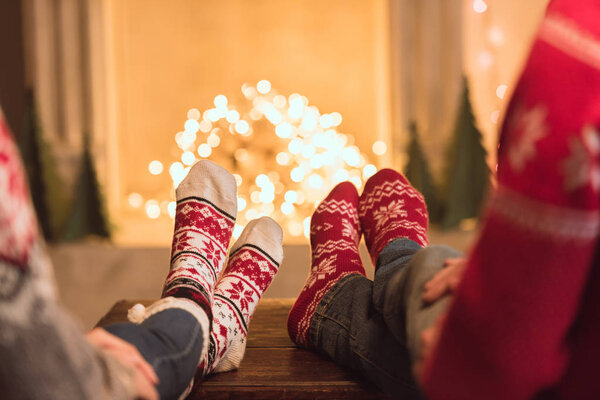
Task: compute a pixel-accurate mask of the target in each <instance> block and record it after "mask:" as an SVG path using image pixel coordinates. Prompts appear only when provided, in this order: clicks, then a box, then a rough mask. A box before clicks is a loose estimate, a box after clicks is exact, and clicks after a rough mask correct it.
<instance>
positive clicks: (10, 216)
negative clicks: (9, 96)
mask: <svg viewBox="0 0 600 400" xmlns="http://www.w3.org/2000/svg"><path fill="white" fill-rule="evenodd" d="M133 389H134V388H133V379H132V373H131V371H130V370H129V369H128V368H126V367H125V366H123V365H122V364H120V363H119V362H117V361H116V360H114V359H113V358H111V357H110V356H109V355H108V354H105V353H103V352H102V351H100V350H98V349H96V348H94V347H92V346H91V345H89V344H88V342H87V341H86V340H85V338H84V336H83V334H82V331H81V330H80V329H79V327H78V326H77V325H76V324H75V323H74V322H73V320H72V319H71V318H70V317H69V316H68V315H67V314H66V313H65V312H64V310H62V309H61V308H60V307H59V306H58V304H57V301H56V297H55V290H54V282H53V275H52V268H51V265H50V261H49V258H48V256H47V254H46V252H45V247H44V244H43V241H42V240H41V239H40V235H39V229H38V224H37V220H36V218H35V214H34V212H33V208H32V205H31V200H30V197H29V193H28V189H27V184H26V181H25V175H24V172H23V167H22V165H21V162H20V159H19V156H18V152H17V149H16V147H15V145H14V142H13V140H12V137H11V135H10V133H9V131H8V128H7V126H6V124H5V122H4V119H3V116H2V111H1V110H0V397H1V398H2V399H11V400H13V399H15V400H16V399H130V398H133V395H134V392H133Z"/></svg>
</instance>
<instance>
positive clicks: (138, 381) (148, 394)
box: [133, 371, 160, 400]
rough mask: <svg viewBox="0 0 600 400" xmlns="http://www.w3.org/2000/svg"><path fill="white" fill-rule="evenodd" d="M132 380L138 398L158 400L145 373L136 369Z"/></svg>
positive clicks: (156, 393) (152, 385)
mask: <svg viewBox="0 0 600 400" xmlns="http://www.w3.org/2000/svg"><path fill="white" fill-rule="evenodd" d="M133 382H134V385H135V389H136V392H137V397H138V398H141V399H143V400H160V399H159V396H158V392H157V391H156V388H155V387H154V384H153V383H151V382H149V381H148V379H146V376H145V375H143V374H142V373H140V372H138V371H136V372H135V374H134V378H133Z"/></svg>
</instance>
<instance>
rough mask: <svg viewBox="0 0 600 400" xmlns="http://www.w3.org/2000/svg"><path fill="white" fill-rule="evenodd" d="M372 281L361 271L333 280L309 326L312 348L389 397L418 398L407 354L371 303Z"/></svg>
mask: <svg viewBox="0 0 600 400" xmlns="http://www.w3.org/2000/svg"><path fill="white" fill-rule="evenodd" d="M372 299H373V282H372V281H370V280H369V279H367V278H366V277H364V276H361V275H350V276H347V277H345V278H344V279H342V280H340V281H338V282H337V283H336V284H335V285H334V286H333V287H332V289H331V290H330V291H328V292H327V293H326V294H325V296H324V297H323V299H322V301H321V302H320V303H319V305H318V306H317V309H316V312H315V316H314V318H313V320H312V323H311V325H310V342H311V344H312V345H313V346H314V348H315V349H316V350H317V351H318V352H320V353H322V354H325V355H327V356H328V357H330V358H331V359H332V360H333V361H335V362H336V363H337V364H339V365H341V366H343V367H345V368H349V369H350V370H352V371H354V372H356V373H357V374H358V375H359V376H362V377H364V378H365V379H367V380H368V381H370V382H372V383H374V384H375V385H377V386H378V387H379V388H380V389H381V390H383V391H384V392H385V393H387V394H389V395H390V396H392V397H393V398H402V399H418V398H420V394H419V391H418V388H417V386H416V384H415V383H414V381H413V378H412V373H411V364H410V355H409V354H408V352H407V350H406V347H405V346H404V344H403V343H402V342H399V341H398V340H397V339H396V338H395V337H394V335H393V334H392V333H391V331H390V330H389V329H388V327H387V325H386V323H385V321H384V320H383V315H382V314H380V313H378V312H377V311H376V310H375V309H374V307H373V301H372Z"/></svg>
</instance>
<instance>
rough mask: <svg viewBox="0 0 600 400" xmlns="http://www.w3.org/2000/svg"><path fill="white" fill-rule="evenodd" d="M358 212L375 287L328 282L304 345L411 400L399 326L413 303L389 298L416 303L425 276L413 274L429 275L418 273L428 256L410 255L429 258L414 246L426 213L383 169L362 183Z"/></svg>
mask: <svg viewBox="0 0 600 400" xmlns="http://www.w3.org/2000/svg"><path fill="white" fill-rule="evenodd" d="M358 213H359V215H360V222H361V226H362V227H363V229H364V231H365V241H366V243H367V247H368V249H369V252H370V255H371V257H372V259H373V260H374V263H375V265H376V272H375V282H371V281H369V280H368V279H366V278H365V277H363V276H360V275H350V276H347V277H345V278H343V279H341V280H339V281H338V282H337V283H335V285H334V286H333V287H332V288H331V289H330V290H329V291H328V292H327V293H326V294H325V295H324V296H323V298H322V300H321V301H320V303H319V304H318V306H317V309H316V312H315V315H314V318H313V320H312V321H311V325H310V336H309V342H310V343H311V344H312V346H313V347H315V348H316V349H317V350H318V351H320V352H322V353H324V354H326V355H328V356H329V357H331V358H332V359H333V360H334V361H336V362H337V363H339V364H340V365H343V366H345V367H347V368H350V369H352V370H354V371H356V372H358V373H359V374H361V375H362V376H364V377H366V378H367V379H369V380H370V381H371V382H373V383H375V384H376V385H377V386H379V387H380V388H381V389H383V390H384V391H385V392H387V393H388V394H390V395H392V396H394V397H403V398H418V397H419V396H420V395H419V391H418V389H417V387H416V385H415V384H414V381H413V377H412V372H411V369H412V365H411V354H410V353H409V349H411V346H407V340H409V339H411V338H412V337H413V336H414V335H413V334H412V333H411V334H407V333H406V332H407V331H406V329H407V327H408V326H409V325H408V324H405V309H404V308H403V307H405V306H406V307H413V308H415V306H414V305H413V303H416V301H415V302H410V301H408V300H405V298H404V297H402V296H401V297H400V298H401V299H402V300H403V302H402V303H398V302H397V297H396V296H397V295H398V294H403V293H410V300H412V299H418V300H419V301H420V296H419V295H418V294H417V293H420V291H421V290H422V284H424V281H422V279H423V277H424V276H427V274H423V273H419V271H421V270H425V271H430V268H429V267H427V266H425V267H423V265H424V263H425V264H427V261H430V257H420V256H418V255H417V256H415V254H419V253H423V254H424V255H428V254H429V253H432V252H430V251H429V249H422V247H421V246H422V245H426V244H427V239H426V233H427V212H426V207H425V204H424V201H423V198H422V196H421V195H420V194H419V193H418V192H417V191H416V190H415V189H414V188H412V186H410V184H409V183H408V181H406V179H405V178H404V177H402V176H401V175H400V174H398V173H397V172H395V171H391V170H383V171H380V172H379V173H378V174H376V175H374V176H373V177H372V178H371V179H370V180H369V181H368V182H367V184H366V185H365V191H364V192H363V195H362V196H361V199H360V203H359V206H358ZM434 253H435V251H434ZM453 255H454V254H453ZM413 257H414V258H415V260H414V261H413V262H411V260H413ZM443 264H444V262H443V260H442V261H441V263H437V264H436V268H437V270H439V269H440V268H442V267H443ZM422 267H423V268H422ZM313 268H314V267H313ZM429 276H431V275H429ZM418 285H421V286H420V288H421V289H419V287H418ZM437 308H439V307H437ZM417 310H418V311H416V312H415V311H412V308H411V311H409V317H408V318H413V315H416V317H415V318H421V314H420V313H419V312H420V309H417ZM417 325H418V326H421V325H422V324H417ZM410 327H411V329H412V324H411V325H410ZM413 330H414V329H413ZM411 332H412V331H411Z"/></svg>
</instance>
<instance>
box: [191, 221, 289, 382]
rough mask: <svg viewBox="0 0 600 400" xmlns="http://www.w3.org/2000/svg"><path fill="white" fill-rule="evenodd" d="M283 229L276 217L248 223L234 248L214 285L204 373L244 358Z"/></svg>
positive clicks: (274, 267) (226, 368)
mask: <svg viewBox="0 0 600 400" xmlns="http://www.w3.org/2000/svg"><path fill="white" fill-rule="evenodd" d="M282 238H283V232H282V231H281V228H280V227H279V225H278V224H277V222H275V221H274V220H273V219H271V218H269V217H262V218H259V219H255V220H252V221H250V222H249V223H248V225H247V226H246V228H245V229H244V231H243V232H242V234H241V235H240V237H239V239H238V240H237V241H236V242H235V243H234V245H233V246H232V247H231V252H230V255H229V261H228V263H227V267H226V268H225V271H224V272H223V275H222V276H221V278H220V279H219V282H218V283H217V286H216V288H215V295H214V303H213V329H212V332H211V335H210V343H209V346H208V353H207V356H206V358H205V359H204V362H203V363H202V364H201V369H202V371H201V372H202V373H203V375H208V374H210V373H211V372H225V371H230V370H233V369H237V368H238V367H239V365H240V363H241V361H242V358H243V357H244V351H245V349H246V337H247V335H248V324H249V323H250V319H251V318H252V315H253V314H254V309H255V308H256V305H257V304H258V302H259V301H260V298H261V297H262V294H263V293H264V292H265V290H267V288H268V287H269V285H270V284H271V282H272V281H273V278H274V277H275V274H276V273H277V271H278V268H279V264H280V263H281V259H282V258H283V249H282V247H281V241H282Z"/></svg>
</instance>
